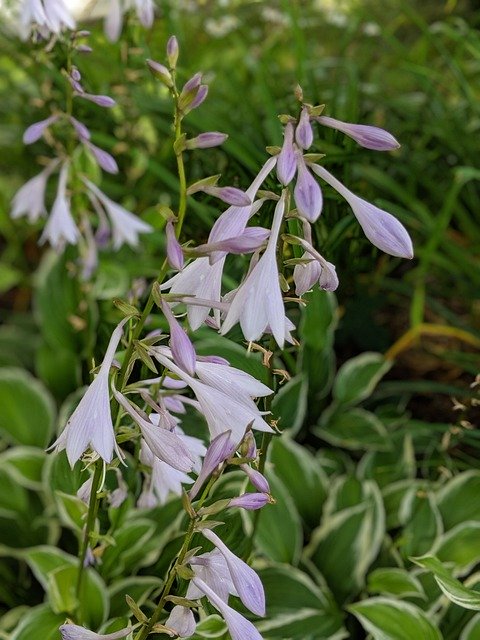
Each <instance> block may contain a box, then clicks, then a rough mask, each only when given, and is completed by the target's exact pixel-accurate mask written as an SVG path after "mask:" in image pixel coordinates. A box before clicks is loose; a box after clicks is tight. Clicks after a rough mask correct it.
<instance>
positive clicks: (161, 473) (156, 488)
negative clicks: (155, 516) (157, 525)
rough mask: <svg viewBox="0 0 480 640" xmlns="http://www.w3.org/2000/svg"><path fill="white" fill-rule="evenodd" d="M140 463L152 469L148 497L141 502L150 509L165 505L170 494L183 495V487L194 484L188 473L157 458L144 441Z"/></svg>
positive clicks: (147, 489) (147, 491)
mask: <svg viewBox="0 0 480 640" xmlns="http://www.w3.org/2000/svg"><path fill="white" fill-rule="evenodd" d="M140 461H141V462H142V463H143V464H145V465H147V466H149V467H151V469H152V472H151V478H150V480H149V482H148V484H147V488H146V490H145V489H144V492H145V493H147V494H148V496H142V497H141V499H140V500H139V502H140V504H142V503H143V504H145V505H146V506H148V507H151V506H154V505H157V504H160V505H162V504H165V503H166V502H167V499H168V496H169V495H170V493H173V494H174V495H177V496H180V495H182V486H183V485H184V484H192V482H193V480H192V479H191V478H190V477H189V476H187V474H186V473H184V472H183V471H179V470H178V469H174V468H173V467H172V466H170V465H169V464H168V463H166V462H164V461H163V460H160V459H159V458H158V457H157V456H155V455H154V454H153V453H152V451H151V449H150V447H149V446H148V445H147V443H146V442H145V441H144V440H143V441H142V445H141V449H140ZM147 497H148V499H147V500H146V498H147Z"/></svg>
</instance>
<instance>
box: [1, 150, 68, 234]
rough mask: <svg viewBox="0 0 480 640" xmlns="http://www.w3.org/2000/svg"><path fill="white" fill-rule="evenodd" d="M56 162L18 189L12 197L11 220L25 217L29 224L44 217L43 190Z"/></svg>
mask: <svg viewBox="0 0 480 640" xmlns="http://www.w3.org/2000/svg"><path fill="white" fill-rule="evenodd" d="M58 162H59V161H58V160H54V161H53V162H50V164H49V165H48V166H47V167H45V169H44V170H43V171H41V172H40V173H39V174H37V175H36V176H34V177H33V178H30V180H29V181H28V182H26V183H25V184H24V185H22V186H21V187H20V189H19V190H18V191H17V192H16V194H15V195H14V196H13V200H12V210H11V211H10V217H11V218H13V219H16V218H20V217H21V216H27V217H28V220H29V222H36V221H37V220H38V218H40V216H43V215H45V213H46V209H45V189H46V186H47V181H48V178H49V177H50V175H51V173H52V171H53V170H54V169H55V167H56V166H57V165H58Z"/></svg>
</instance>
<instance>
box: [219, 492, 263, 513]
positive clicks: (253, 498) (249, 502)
mask: <svg viewBox="0 0 480 640" xmlns="http://www.w3.org/2000/svg"><path fill="white" fill-rule="evenodd" d="M269 502H270V497H269V496H268V495H267V494H266V493H243V494H242V495H241V496H238V497H237V498H232V499H231V500H230V502H229V503H228V507H238V508H240V509H246V510H247V511H256V510H257V509H262V507H264V506H265V505H266V504H268V503H269Z"/></svg>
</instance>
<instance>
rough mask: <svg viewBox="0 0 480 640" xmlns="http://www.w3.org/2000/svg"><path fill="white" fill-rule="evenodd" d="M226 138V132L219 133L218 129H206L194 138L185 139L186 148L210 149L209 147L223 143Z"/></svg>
mask: <svg viewBox="0 0 480 640" xmlns="http://www.w3.org/2000/svg"><path fill="white" fill-rule="evenodd" d="M227 138H228V135H227V134H226V133H220V132H219V131H207V132H205V133H200V134H199V135H198V136H196V137H195V138H190V139H189V140H186V141H185V147H186V149H210V148H211V147H218V146H219V145H221V144H223V143H224V142H225V140H226V139H227Z"/></svg>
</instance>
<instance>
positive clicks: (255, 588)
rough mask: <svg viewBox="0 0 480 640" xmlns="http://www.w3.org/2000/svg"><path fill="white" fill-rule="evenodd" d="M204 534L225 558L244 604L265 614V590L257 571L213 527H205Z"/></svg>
mask: <svg viewBox="0 0 480 640" xmlns="http://www.w3.org/2000/svg"><path fill="white" fill-rule="evenodd" d="M202 534H203V535H204V536H205V538H207V540H209V541H210V542H211V543H212V544H214V545H215V547H216V548H217V549H218V550H219V551H220V553H221V554H222V555H223V557H224V558H225V562H226V563H227V566H228V570H229V571H230V575H231V577H232V582H233V584H234V585H235V589H236V590H237V593H238V596H239V598H240V600H241V601H242V602H243V604H244V605H245V606H246V607H247V609H250V611H251V612H252V613H255V614H256V615H257V616H264V615H265V592H264V590H263V585H262V582H261V580H260V578H259V577H258V575H257V574H256V573H255V571H254V570H253V569H252V568H251V567H249V566H248V564H247V563H246V562H244V561H243V560H241V559H240V558H238V557H237V556H236V555H235V554H234V553H233V552H232V551H230V549H229V548H228V547H227V545H226V544H224V543H223V542H222V540H221V539H220V538H219V537H218V536H217V534H216V533H214V532H213V531H212V530H211V529H203V530H202Z"/></svg>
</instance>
